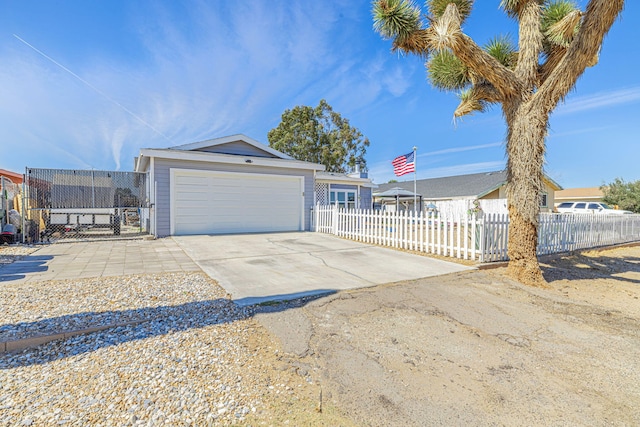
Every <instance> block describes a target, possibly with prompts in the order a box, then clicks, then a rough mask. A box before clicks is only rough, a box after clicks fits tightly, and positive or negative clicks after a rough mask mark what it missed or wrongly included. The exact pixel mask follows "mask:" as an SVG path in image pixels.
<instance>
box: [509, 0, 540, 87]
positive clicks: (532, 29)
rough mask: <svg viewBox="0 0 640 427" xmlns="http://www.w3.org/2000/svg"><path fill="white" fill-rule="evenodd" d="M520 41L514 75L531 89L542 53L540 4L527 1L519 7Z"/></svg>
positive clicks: (535, 79) (534, 83)
mask: <svg viewBox="0 0 640 427" xmlns="http://www.w3.org/2000/svg"><path fill="white" fill-rule="evenodd" d="M519 10H520V13H519V17H520V20H519V21H520V24H519V33H520V40H519V42H518V51H519V53H518V64H517V65H516V69H515V75H516V77H517V78H518V79H520V81H521V82H522V83H523V84H524V86H525V87H527V88H533V87H534V86H535V85H536V83H537V78H538V58H539V57H540V52H541V51H542V33H541V32H540V4H539V2H538V0H529V1H527V2H526V3H525V4H523V5H522V6H521V7H520V9H519Z"/></svg>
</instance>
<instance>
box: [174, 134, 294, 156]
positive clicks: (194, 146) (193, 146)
mask: <svg viewBox="0 0 640 427" xmlns="http://www.w3.org/2000/svg"><path fill="white" fill-rule="evenodd" d="M238 141H239V142H245V143H247V144H249V145H251V146H253V147H255V148H257V149H259V150H262V151H264V152H266V153H269V154H271V155H273V156H276V157H279V158H281V159H285V160H293V158H292V157H290V156H288V155H287V154H284V153H282V152H280V151H278V150H275V149H273V148H271V147H269V146H268V145H265V144H263V143H261V142H259V141H256V140H255V139H253V138H249V137H248V136H246V135H243V134H241V133H238V134H235V135H229V136H223V137H220V138H213V139H207V140H205V141H198V142H192V143H189V144H183V145H176V146H174V147H171V149H172V150H186V151H188V150H198V149H201V148H207V147H215V146H217V145H223V144H229V143H231V142H238Z"/></svg>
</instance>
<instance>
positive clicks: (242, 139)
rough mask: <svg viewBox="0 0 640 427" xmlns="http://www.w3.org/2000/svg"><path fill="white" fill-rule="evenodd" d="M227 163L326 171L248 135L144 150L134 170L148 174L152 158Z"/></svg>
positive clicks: (141, 151) (137, 159)
mask: <svg viewBox="0 0 640 427" xmlns="http://www.w3.org/2000/svg"><path fill="white" fill-rule="evenodd" d="M154 157H155V158H161V159H169V160H187V161H197V162H212V163H226V164H233V165H244V166H248V165H252V166H267V167H278V168H287V169H306V170H313V171H323V170H324V169H325V167H324V166H323V165H320V164H316V163H311V162H305V161H302V160H295V159H293V158H292V157H290V156H288V155H286V154H284V153H281V152H280V151H278V150H274V149H273V148H271V147H269V146H267V145H264V144H262V143H260V142H258V141H256V140H255V139H252V138H249V137H248V136H246V135H241V134H238V135H231V136H225V137H222V138H215V139H208V140H206V141H200V142H194V143H191V144H184V145H178V146H175V147H171V148H142V149H140V155H139V156H138V157H137V158H136V162H135V170H136V171H137V172H144V171H147V170H148V168H149V164H150V159H151V158H154Z"/></svg>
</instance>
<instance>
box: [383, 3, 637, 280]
mask: <svg viewBox="0 0 640 427" xmlns="http://www.w3.org/2000/svg"><path fill="white" fill-rule="evenodd" d="M500 4H501V7H502V8H503V9H504V10H505V12H506V13H507V15H508V16H510V17H512V18H514V19H515V20H517V22H518V27H519V29H518V32H519V40H518V44H517V45H516V44H514V43H512V42H511V41H510V40H509V38H508V37H505V36H498V37H496V38H494V39H493V40H491V41H490V42H489V43H487V44H486V45H485V46H482V47H481V46H479V45H478V44H476V42H475V41H474V40H473V39H471V38H470V37H469V36H467V35H466V34H465V33H464V32H463V31H462V24H463V23H464V21H465V19H466V18H467V17H468V16H469V15H470V13H471V10H472V6H473V0H427V1H426V8H427V14H426V17H423V15H422V13H421V10H420V8H419V7H418V6H416V4H415V3H414V2H413V0H375V1H374V4H373V19H374V28H375V29H376V30H377V31H378V32H379V33H380V34H381V35H382V36H383V37H385V38H390V39H393V49H394V50H399V51H402V52H405V53H413V54H415V55H418V56H420V57H422V58H424V59H425V60H426V66H427V70H428V75H429V80H430V81H431V83H432V84H433V85H434V86H435V87H436V88H439V89H441V90H447V91H458V93H459V98H460V104H459V105H458V107H457V109H456V110H455V112H454V116H455V117H461V116H464V115H467V114H471V113H473V112H476V111H479V112H483V111H485V110H486V109H487V107H489V106H490V105H492V104H501V106H502V113H503V116H504V118H505V121H506V125H507V137H506V154H507V199H508V202H507V204H508V208H509V216H510V224H509V240H508V254H509V260H510V261H509V267H508V269H507V272H508V274H509V275H510V276H511V277H513V278H515V279H516V280H519V281H521V282H523V283H526V284H530V285H540V286H544V285H545V281H544V277H543V276H542V271H541V270H540V266H539V264H538V259H537V256H536V248H537V243H538V214H539V212H540V206H539V202H538V201H539V194H540V193H541V191H542V188H543V187H542V185H543V184H542V177H543V164H544V153H545V139H546V136H547V129H548V125H549V115H550V114H551V112H552V111H553V110H554V109H555V108H556V106H557V105H558V103H559V102H560V101H562V100H563V99H564V97H565V96H566V95H567V93H569V91H570V90H571V89H572V88H573V87H574V86H575V84H576V81H577V80H578V78H579V77H580V76H581V75H582V73H583V72H584V70H585V69H586V68H587V67H590V66H593V65H595V64H596V62H597V60H598V52H599V51H600V48H601V46H602V41H603V39H604V36H605V35H606V33H607V32H608V31H609V29H610V28H611V26H612V25H613V23H614V21H615V20H616V18H617V17H618V15H619V14H620V12H621V11H622V8H623V5H624V0H589V2H588V4H587V7H586V9H585V10H584V11H582V10H580V9H578V7H577V6H576V5H575V4H574V3H573V2H571V1H569V0H502V1H501V2H500Z"/></svg>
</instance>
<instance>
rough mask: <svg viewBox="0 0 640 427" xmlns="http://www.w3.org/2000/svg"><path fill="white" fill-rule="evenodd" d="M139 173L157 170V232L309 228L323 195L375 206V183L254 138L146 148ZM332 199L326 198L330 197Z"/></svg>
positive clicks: (153, 202) (153, 219) (152, 197)
mask: <svg viewBox="0 0 640 427" xmlns="http://www.w3.org/2000/svg"><path fill="white" fill-rule="evenodd" d="M135 170H136V171H137V172H146V173H148V174H149V183H150V188H149V205H150V213H149V217H150V229H151V233H152V234H153V235H155V236H158V237H162V236H169V235H184V234H228V233H257V232H280V231H306V230H310V228H311V216H310V214H311V209H312V206H313V205H314V204H315V203H316V202H317V201H318V200H319V197H320V196H319V195H318V194H317V190H318V189H326V191H325V192H324V193H323V194H322V197H325V196H326V197H327V202H330V201H331V199H330V198H331V197H335V200H336V203H337V201H338V200H340V201H344V203H345V204H346V203H347V201H349V202H351V201H353V202H355V203H358V204H362V203H363V204H365V205H366V204H368V206H367V207H370V206H371V189H372V188H373V187H375V185H373V184H372V183H371V181H370V180H369V179H368V178H366V177H362V176H348V175H344V174H329V173H325V172H324V170H325V167H324V166H323V165H320V164H316V163H311V162H304V161H300V160H295V159H293V158H291V157H290V156H288V155H286V154H284V153H282V152H280V151H277V150H274V149H273V148H271V147H269V146H267V145H265V144H262V143H260V142H258V141H256V140H254V139H252V138H249V137H248V136H246V135H231V136H226V137H222V138H215V139H209V140H206V141H200V142H195V143H191V144H185V145H180V146H176V147H171V148H144V149H141V150H140V155H139V156H138V157H137V158H136V162H135ZM323 200H324V199H323Z"/></svg>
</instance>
